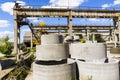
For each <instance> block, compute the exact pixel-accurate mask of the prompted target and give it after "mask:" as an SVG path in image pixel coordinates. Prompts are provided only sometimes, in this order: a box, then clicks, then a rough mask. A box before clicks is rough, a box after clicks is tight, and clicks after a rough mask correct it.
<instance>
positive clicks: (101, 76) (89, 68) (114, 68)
mask: <svg viewBox="0 0 120 80" xmlns="http://www.w3.org/2000/svg"><path fill="white" fill-rule="evenodd" d="M77 64H78V68H79V80H119V61H118V60H109V62H108V63H92V62H91V63H90V62H82V61H77Z"/></svg>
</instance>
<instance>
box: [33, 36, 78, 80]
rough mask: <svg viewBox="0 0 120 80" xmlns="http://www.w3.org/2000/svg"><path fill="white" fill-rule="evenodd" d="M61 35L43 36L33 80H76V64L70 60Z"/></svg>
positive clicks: (37, 49)
mask: <svg viewBox="0 0 120 80" xmlns="http://www.w3.org/2000/svg"><path fill="white" fill-rule="evenodd" d="M62 40H63V37H62V36H61V35H56V34H54V35H53V34H50V35H42V36H41V45H38V46H36V61H35V62H34V63H33V80H76V63H75V61H73V60H72V59H68V53H67V52H68V51H67V49H66V46H65V45H64V44H63V43H62Z"/></svg>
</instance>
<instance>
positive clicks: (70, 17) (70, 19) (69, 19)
mask: <svg viewBox="0 0 120 80" xmlns="http://www.w3.org/2000/svg"><path fill="white" fill-rule="evenodd" d="M68 27H69V29H68V33H69V35H70V36H73V32H72V11H71V10H70V12H69V17H68Z"/></svg>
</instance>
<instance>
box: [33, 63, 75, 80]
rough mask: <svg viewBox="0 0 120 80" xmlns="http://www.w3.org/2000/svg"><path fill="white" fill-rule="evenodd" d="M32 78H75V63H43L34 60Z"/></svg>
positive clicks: (60, 79)
mask: <svg viewBox="0 0 120 80" xmlns="http://www.w3.org/2000/svg"><path fill="white" fill-rule="evenodd" d="M33 80H76V64H75V62H68V63H67V64H59V65H43V64H39V63H38V62H34V63H33Z"/></svg>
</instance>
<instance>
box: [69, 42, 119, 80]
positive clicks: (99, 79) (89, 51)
mask: <svg viewBox="0 0 120 80" xmlns="http://www.w3.org/2000/svg"><path fill="white" fill-rule="evenodd" d="M70 55H71V58H73V59H75V60H76V62H77V67H78V70H79V71H78V72H79V80H119V66H118V64H119V61H117V60H109V59H108V58H107V49H106V45H105V44H104V43H82V44H80V43H73V44H71V45H70Z"/></svg>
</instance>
